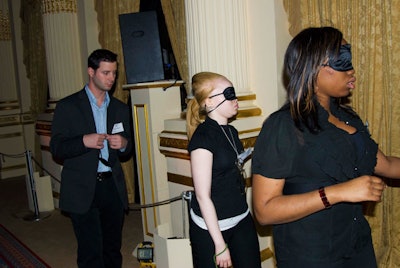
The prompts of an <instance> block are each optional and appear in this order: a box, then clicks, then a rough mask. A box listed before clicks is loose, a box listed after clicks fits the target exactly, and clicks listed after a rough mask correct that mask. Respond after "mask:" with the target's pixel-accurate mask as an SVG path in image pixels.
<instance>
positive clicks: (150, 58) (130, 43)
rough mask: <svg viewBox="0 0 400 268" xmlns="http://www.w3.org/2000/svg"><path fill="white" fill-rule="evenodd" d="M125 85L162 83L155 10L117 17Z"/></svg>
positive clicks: (162, 75) (161, 59)
mask: <svg viewBox="0 0 400 268" xmlns="http://www.w3.org/2000/svg"><path fill="white" fill-rule="evenodd" d="M119 27H120V30H121V39H122V50H123V53H124V61H125V71H126V80H127V83H128V84H135V83H142V82H150V81H159V80H164V79H165V76H164V63H163V57H162V50H161V45H160V34H159V31H158V21H157V13H156V11H145V12H136V13H129V14H121V15H119Z"/></svg>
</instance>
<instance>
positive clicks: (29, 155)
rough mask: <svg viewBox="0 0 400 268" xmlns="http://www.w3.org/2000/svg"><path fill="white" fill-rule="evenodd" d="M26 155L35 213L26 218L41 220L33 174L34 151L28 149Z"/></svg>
mask: <svg viewBox="0 0 400 268" xmlns="http://www.w3.org/2000/svg"><path fill="white" fill-rule="evenodd" d="M25 156H26V168H27V169H28V176H29V185H30V188H31V194H32V202H33V207H34V213H33V215H27V216H25V217H24V220H28V221H39V220H41V217H40V216H41V215H40V212H39V203H38V198H37V192H36V184H35V178H34V176H33V166H32V153H31V151H29V150H27V151H26V152H25ZM49 215H50V214H47V215H42V218H45V217H48V216H49Z"/></svg>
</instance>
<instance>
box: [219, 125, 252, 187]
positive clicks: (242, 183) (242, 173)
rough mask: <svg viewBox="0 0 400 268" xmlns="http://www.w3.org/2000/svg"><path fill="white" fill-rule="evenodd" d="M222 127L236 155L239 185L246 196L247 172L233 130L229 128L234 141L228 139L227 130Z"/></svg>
mask: <svg viewBox="0 0 400 268" xmlns="http://www.w3.org/2000/svg"><path fill="white" fill-rule="evenodd" d="M220 127H221V130H222V132H223V133H224V135H225V137H226V139H227V140H228V142H229V144H230V145H231V147H232V149H233V150H234V151H235V153H236V161H235V164H236V167H237V168H238V169H239V172H240V178H239V185H240V189H241V193H242V194H245V193H246V190H245V188H246V187H245V185H246V184H245V170H244V168H243V160H242V159H241V155H239V152H238V149H237V147H236V143H235V139H234V138H233V134H232V131H231V129H230V128H229V127H228V129H229V134H230V136H231V138H232V141H231V139H230V138H229V137H228V134H226V132H225V129H224V128H223V127H222V126H221V125H220Z"/></svg>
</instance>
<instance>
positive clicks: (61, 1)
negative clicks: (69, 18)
mask: <svg viewBox="0 0 400 268" xmlns="http://www.w3.org/2000/svg"><path fill="white" fill-rule="evenodd" d="M61 12H70V13H77V2H76V0H42V14H54V13H61Z"/></svg>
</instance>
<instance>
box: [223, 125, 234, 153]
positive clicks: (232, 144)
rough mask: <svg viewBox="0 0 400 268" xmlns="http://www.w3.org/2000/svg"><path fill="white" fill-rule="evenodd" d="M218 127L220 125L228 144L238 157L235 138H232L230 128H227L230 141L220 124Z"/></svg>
mask: <svg viewBox="0 0 400 268" xmlns="http://www.w3.org/2000/svg"><path fill="white" fill-rule="evenodd" d="M220 127H221V129H222V132H223V133H224V135H225V137H226V139H227V140H228V142H229V144H230V145H231V147H232V148H233V150H234V151H235V153H236V157H239V152H238V150H237V148H236V143H235V139H234V138H233V134H232V131H231V129H230V128H228V129H229V133H230V135H231V138H232V141H231V139H229V137H228V135H227V134H226V132H225V129H224V128H223V127H222V126H221V125H220Z"/></svg>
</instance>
